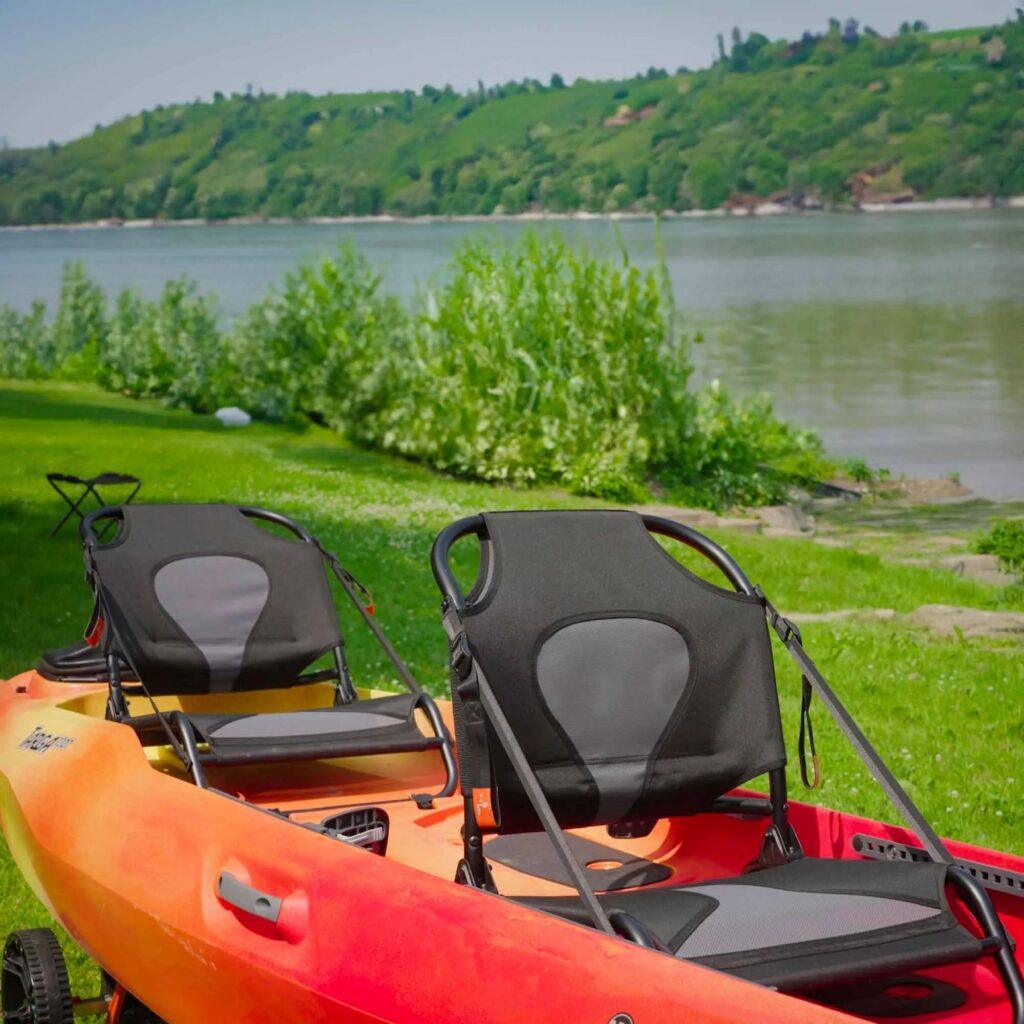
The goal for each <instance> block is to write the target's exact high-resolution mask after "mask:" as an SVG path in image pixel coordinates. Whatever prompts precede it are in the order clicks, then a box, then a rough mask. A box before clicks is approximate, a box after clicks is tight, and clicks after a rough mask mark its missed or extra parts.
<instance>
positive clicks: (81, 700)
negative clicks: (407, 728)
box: [8, 673, 1024, 1024]
mask: <svg viewBox="0 0 1024 1024" xmlns="http://www.w3.org/2000/svg"><path fill="white" fill-rule="evenodd" d="M8 685H9V686H10V687H12V688H13V689H14V690H15V692H16V693H18V694H19V695H21V696H23V697H26V698H29V699H30V700H31V701H32V702H33V703H36V702H38V703H39V704H40V705H42V704H49V705H50V707H51V708H53V709H54V710H59V711H61V712H64V713H67V712H71V713H73V714H76V715H82V716H85V717H86V718H91V719H95V720H97V722H96V724H97V726H98V727H101V728H103V729H104V730H108V729H112V728H122V727H118V726H116V725H114V724H112V723H106V722H103V723H102V725H101V723H100V721H99V720H101V719H102V718H103V715H104V706H105V697H106V689H105V687H102V686H95V685H91V686H79V685H68V684H59V683H52V682H49V681H47V680H45V679H44V678H43V677H41V676H39V675H37V674H36V673H26V674H24V675H23V676H19V677H17V678H16V679H13V680H11V681H10V682H9V684H8ZM331 698H332V688H331V687H330V686H327V685H323V684H314V685H311V686H306V687H298V688H294V689H291V690H286V691H264V692H260V693H250V694H246V695H244V696H243V697H241V698H240V697H239V695H228V694H224V695H216V694H214V695H206V696H202V697H193V698H160V699H159V705H160V707H161V710H172V709H174V708H181V709H183V710H186V711H200V710H203V711H205V710H209V711H214V712H220V711H232V710H234V709H235V708H241V707H242V706H243V704H242V702H244V709H245V710H247V711H250V712H251V711H261V710H262V711H283V710H290V709H295V708H301V707H316V706H320V705H321V704H322V705H324V706H327V705H328V704H329V702H330V700H331ZM132 700H133V701H137V702H138V710H139V711H140V712H142V711H144V710H145V708H146V704H145V702H143V701H142V700H141V699H140V698H132ZM439 706H440V707H441V710H442V713H443V715H444V716H445V718H446V720H447V721H446V724H448V726H449V727H450V726H451V721H450V706H449V705H448V704H447V703H441V704H440V705H439ZM126 731H127V730H126ZM145 756H146V758H147V759H148V762H149V764H150V766H151V768H152V769H153V770H154V771H157V772H159V773H161V774H164V775H167V776H171V777H174V778H176V779H179V780H180V782H181V785H182V786H183V787H184V786H189V787H191V786H192V783H191V781H190V780H189V779H188V777H187V774H186V773H185V771H184V769H183V767H182V765H181V763H180V762H179V761H178V760H177V758H176V757H175V756H174V755H173V753H172V751H171V748H170V747H169V746H150V747H147V748H145ZM443 777H444V772H443V768H442V766H441V764H440V763H439V760H438V758H437V757H436V756H435V755H434V754H432V753H431V752H420V753H404V754H394V755H373V756H367V757H352V758H346V759H343V760H334V761H307V762H298V763H283V764H276V765H272V766H267V765H260V766H236V767H219V766H211V767H210V768H209V770H208V782H209V785H210V786H211V788H213V789H215V790H218V791H220V792H221V793H224V794H227V795H229V796H231V797H234V798H236V799H237V800H241V801H245V802H246V803H248V804H251V805H253V807H255V808H259V809H261V810H263V811H269V812H273V813H274V814H275V815H279V816H283V817H286V818H287V819H289V820H290V821H292V822H294V823H295V824H297V825H306V824H319V823H322V822H324V821H325V820H326V819H330V818H332V817H335V816H337V815H338V814H340V813H342V812H345V811H348V810H354V809H358V808H367V807H374V808H379V809H381V810H383V811H384V812H385V813H386V815H387V818H388V820H389V825H390V827H389V841H388V845H387V851H386V857H387V859H388V860H389V861H392V862H395V863H397V864H402V865H405V866H406V867H409V868H412V869H414V870H416V871H418V872H422V873H425V874H427V875H430V876H433V877H435V878H437V879H440V880H442V881H445V882H448V883H451V882H452V880H453V877H454V871H455V866H456V864H457V863H458V860H459V857H460V856H461V852H462V838H461V827H462V823H463V807H462V800H461V797H459V796H458V795H456V796H453V797H448V798H441V799H435V801H434V803H433V806H432V807H430V808H422V807H420V806H418V805H417V803H416V802H415V801H413V800H412V799H411V797H410V794H413V793H423V792H432V791H434V790H436V789H438V788H439V786H440V784H441V783H442V782H443ZM736 798H746V800H745V802H738V800H736ZM734 800H736V802H734V803H733V804H732V805H728V804H727V805H725V806H724V807H723V808H722V810H721V811H719V812H715V813H706V814H700V815H695V816H689V817H682V818H675V819H663V820H661V821H659V822H658V823H657V824H656V826H655V827H654V829H653V831H652V832H651V833H650V834H649V835H647V836H643V837H638V838H623V837H621V836H619V837H617V836H613V835H612V834H610V832H609V830H608V829H606V828H604V827H600V826H598V827H592V828H585V829H575V830H571V831H570V832H569V835H570V836H571V837H573V839H574V840H586V841H589V842H590V843H592V844H594V846H593V847H592V848H586V849H592V850H594V851H595V858H596V859H595V860H588V861H586V862H585V863H586V866H587V867H588V868H590V869H591V872H592V875H591V877H592V879H594V878H595V877H596V879H597V880H598V881H599V880H600V879H601V878H602V877H606V878H608V879H611V878H612V877H613V876H615V875H616V874H617V873H620V874H621V871H622V869H623V868H625V869H626V870H627V873H628V870H629V869H630V868H634V869H636V870H638V871H640V872H641V874H640V875H639V876H637V877H642V878H643V879H644V881H645V884H646V885H649V886H659V885H661V886H678V885H682V884H686V883H689V882H697V881H704V880H712V879H716V878H726V877H731V876H735V875H738V874H740V873H742V872H743V870H744V868H745V866H746V865H747V864H749V863H750V862H751V861H752V860H754V859H755V857H756V856H757V854H758V851H759V848H760V844H761V840H762V836H763V833H764V828H765V818H764V815H763V813H760V811H759V806H758V805H759V801H763V800H764V797H762V796H761V795H760V794H757V793H753V792H744V793H737V794H734ZM791 820H792V824H793V826H794V829H795V831H796V833H797V835H798V837H799V839H800V841H801V843H802V845H803V848H804V850H805V852H806V853H808V854H809V855H812V856H818V857H833V858H853V859H860V858H861V857H862V856H863V855H864V854H865V853H867V854H869V855H871V856H889V857H898V856H900V855H901V851H902V852H903V855H906V851H905V850H904V847H916V846H917V844H916V842H915V840H914V839H913V837H912V836H911V834H910V833H909V832H907V831H906V830H905V829H902V828H898V827H895V826H891V825H886V824H882V823H879V822H876V821H872V820H870V819H865V818H861V817H857V816H855V815H848V814H842V813H840V812H837V811H833V810H829V809H825V808H819V807H814V806H812V805H807V804H801V803H798V802H793V803H792V806H791ZM323 841H324V842H330V841H331V840H330V839H329V838H324V840H323ZM498 842H500V838H499V837H492V838H489V839H488V840H487V841H486V843H487V846H490V845H491V844H494V843H498ZM949 845H950V849H951V852H952V853H953V855H954V856H955V857H956V858H957V859H958V860H961V859H962V860H964V861H969V862H979V863H982V864H985V865H988V866H989V868H990V869H992V873H993V874H995V873H998V872H999V871H1002V872H1003V873H1004V874H1006V875H1007V877H1008V878H1011V879H1012V878H1014V877H1016V876H1017V875H1020V874H1021V873H1024V859H1021V858H1016V857H1011V856H1009V855H1006V854H1001V853H997V852H995V851H990V850H983V849H979V848H976V847H972V846H969V845H967V844H963V843H956V842H951V843H950V844H949ZM488 856H489V860H490V862H491V867H492V871H493V875H494V880H495V883H496V884H497V887H498V890H499V892H500V893H501V894H502V895H506V896H547V895H571V894H573V893H574V890H573V888H572V887H571V885H570V884H568V882H560V881H558V879H557V869H556V870H555V871H552V868H551V858H550V856H549V855H548V853H547V839H546V837H545V836H544V835H543V834H538V835H536V836H530V837H527V840H526V842H525V843H520V844H519V849H517V850H515V851H513V855H511V856H508V857H499V856H492V855H490V854H489V855H488ZM515 865H517V866H515ZM652 868H655V869H657V870H651V869H652ZM619 884H620V885H621V882H620V883H619ZM595 887H596V888H600V886H598V885H595ZM991 895H992V897H993V900H994V902H995V905H996V907H997V909H998V911H999V913H1000V915H1001V916H1002V918H1003V921H1004V923H1005V925H1006V927H1007V930H1008V931H1009V932H1010V934H1011V936H1012V937H1013V939H1014V940H1015V942H1016V944H1017V948H1018V956H1019V955H1020V954H1019V950H1020V949H1021V948H1022V944H1024V898H1022V895H1024V893H1021V894H1014V892H1013V891H1012V886H1011V887H1010V888H1006V887H1003V888H998V887H997V888H994V889H992V890H991ZM915 976H916V977H917V978H918V979H920V978H924V979H926V980H927V979H931V980H932V981H933V982H946V983H949V984H951V985H952V986H955V989H956V990H959V991H960V992H961V993H963V994H965V995H966V1000H965V1001H964V1002H963V1005H959V1006H956V1007H950V1008H949V1009H946V1010H931V1011H930V1012H927V1013H920V1014H915V1013H914V1012H913V1010H912V1009H911V1010H910V1011H909V1012H906V1011H905V1012H903V1013H902V1014H901V1015H900V1019H903V1020H908V1021H919V1022H925V1021H956V1022H961V1024H981V1022H983V1021H993V1022H997V1024H998V1022H999V1021H1000V1020H1002V1019H1003V1016H1004V1015H1005V1016H1006V1019H1009V1016H1008V1011H1007V1010H1006V1009H1005V1006H1006V995H1005V990H1004V988H1003V986H1002V984H1001V982H1000V980H999V977H998V975H997V973H996V971H995V968H994V965H993V964H992V963H991V962H990V961H988V960H987V959H983V960H980V961H976V962H973V963H962V964H956V965H951V966H947V967H938V968H933V969H929V970H924V971H919V972H916V975H915ZM886 985H888V986H890V987H893V986H892V979H882V982H881V988H880V991H882V992H883V993H884V991H885V986H886ZM915 985H917V986H918V989H917V990H916V991H915ZM876 987H877V986H876ZM864 988H865V986H863V985H862V986H860V989H864ZM893 992H894V993H895V994H896V996H898V997H899V998H903V999H904V1000H913V999H921V1000H923V1001H926V1000H928V999H930V998H932V996H933V995H934V993H932V992H931V991H930V990H928V989H927V988H926V987H925V986H924V984H923V983H920V982H914V981H913V980H909V981H901V983H900V986H899V988H898V990H897V989H896V988H893ZM833 995H835V994H834V993H830V994H828V996H829V998H831V996H833ZM863 996H864V993H863V991H859V992H856V993H852V994H851V995H850V997H849V998H850V999H853V1000H854V1002H853V1003H850V1004H848V1006H847V1009H848V1011H850V1012H854V1011H855V1007H856V1006H858V1005H860V1004H858V1003H857V1002H856V998H857V997H863ZM794 998H797V999H800V1000H801V1001H809V1002H813V1001H815V999H814V997H813V996H812V995H805V996H800V997H794ZM883 999H884V996H883ZM822 1002H826V1003H828V1000H827V999H826V998H823V997H822ZM864 1005H866V1006H867V1007H868V1009H870V1008H871V1004H870V1002H869V1003H867V1004H864ZM856 1015H857V1016H861V1019H878V1020H881V1019H883V1017H881V1016H875V1015H871V1014H868V1013H864V1014H863V1015H862V1014H856Z"/></svg>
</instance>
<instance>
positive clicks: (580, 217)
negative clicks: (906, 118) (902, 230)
mask: <svg viewBox="0 0 1024 1024" xmlns="http://www.w3.org/2000/svg"><path fill="white" fill-rule="evenodd" d="M1006 209H1021V210H1024V195H1019V196H1010V197H1008V198H1006V199H999V200H995V201H993V200H991V199H977V198H949V199H922V200H914V201H911V202H902V203H871V202H866V203H861V204H859V205H858V206H857V207H839V208H836V209H831V210H825V209H800V208H794V207H790V206H784V205H782V204H780V203H772V202H767V201H765V202H763V203H758V204H756V205H753V206H745V207H739V208H734V209H727V208H725V207H718V208H717V209H714V210H683V211H676V210H663V211H662V212H661V213H660V214H654V213H650V212H647V211H622V212H616V213H591V212H589V211H586V210H577V211H574V212H572V213H553V212H548V211H530V212H527V213H472V214H450V215H446V214H429V215H424V216H417V217H402V216H398V215H395V214H388V213H382V214H372V215H367V216H355V215H352V216H344V217H257V216H251V217H229V218H227V219H225V220H203V219H201V218H191V219H187V220H159V219H156V218H149V219H144V220H120V219H109V220H95V221H78V222H73V223H69V224H0V231H96V230H113V229H120V228H124V229H128V230H132V229H137V228H172V227H182V228H200V227H241V226H248V225H253V224H268V225H272V226H297V225H304V224H315V225H341V224H413V225H416V224H423V225H429V224H488V223H503V222H524V223H543V222H546V221H598V220H606V221H629V220H654V219H655V217H656V216H657V217H661V218H662V219H664V220H703V219H706V218H709V217H711V218H714V217H791V216H801V217H808V216H815V215H816V214H821V213H847V214H859V213H948V212H958V211H966V210H1006Z"/></svg>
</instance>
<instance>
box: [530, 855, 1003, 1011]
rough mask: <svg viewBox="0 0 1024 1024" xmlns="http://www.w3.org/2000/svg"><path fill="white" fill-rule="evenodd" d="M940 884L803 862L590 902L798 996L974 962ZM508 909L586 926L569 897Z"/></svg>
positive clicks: (866, 868) (673, 947)
mask: <svg viewBox="0 0 1024 1024" xmlns="http://www.w3.org/2000/svg"><path fill="white" fill-rule="evenodd" d="M922 868H923V870H922ZM945 878H946V866H945V865H943V864H908V863H894V862H885V861H882V862H879V861H854V860H822V859H817V858H812V857H805V858H803V859H801V860H797V861H793V862H792V863H789V864H784V865H781V866H778V867H774V868H766V869H764V870H762V871H755V872H752V873H750V874H746V875H741V876H739V877H737V878H726V879H715V880H714V881H711V882H703V883H698V884H693V885H685V886H669V887H665V888H650V889H637V890H632V891H629V892H622V893H615V894H613V895H608V896H600V897H598V898H599V900H600V901H601V903H602V904H603V905H604V906H605V907H606V909H607V910H609V911H612V910H623V911H625V912H626V913H627V914H631V915H632V916H633V917H635V918H636V919H637V920H639V921H641V922H642V923H643V924H644V925H645V926H646V927H647V928H648V929H649V930H650V932H651V933H653V934H654V935H656V936H658V938H659V939H660V940H661V941H662V943H663V944H664V945H665V946H666V947H667V949H668V950H669V952H671V953H672V954H674V955H675V956H677V957H679V958H680V959H683V960H692V961H693V962H694V963H698V964H702V965H704V966H705V967H713V968H716V969H718V970H721V971H725V972H727V973H729V974H734V975H736V976H738V977H741V978H745V979H747V980H748V981H754V982H758V983H759V984H762V985H770V986H772V987H775V988H778V989H780V990H784V991H785V990H795V991H802V990H807V989H813V988H815V987H817V986H819V985H825V984H831V983H833V982H835V981H836V980H837V978H842V979H843V980H844V981H854V980H857V979H860V978H865V977H873V976H876V975H878V974H883V973H889V972H894V971H902V970H916V969H918V968H923V967H930V966H935V965H938V964H945V963H956V962H961V961H965V960H975V959H977V958H978V957H980V956H981V954H982V952H983V947H982V943H981V940H980V939H978V938H976V937H975V936H974V935H973V934H971V932H969V931H968V930H967V929H966V928H965V927H963V926H962V925H961V924H960V923H959V922H958V921H957V919H956V918H955V917H954V916H953V913H952V911H951V910H950V908H949V904H948V902H947V899H946V895H945ZM516 902H519V903H523V904H525V905H527V906H532V907H534V908H535V909H537V910H544V911H546V912H548V913H552V914H557V915H558V916H560V917H565V918H568V919H569V920H572V921H576V922H578V923H580V924H590V917H589V915H588V914H587V911H586V908H585V907H584V906H583V904H582V902H581V901H580V900H579V899H578V898H577V897H570V896H567V897H559V896H549V897H518V898H517V899H516Z"/></svg>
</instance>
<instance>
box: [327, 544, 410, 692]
mask: <svg viewBox="0 0 1024 1024" xmlns="http://www.w3.org/2000/svg"><path fill="white" fill-rule="evenodd" d="M313 543H314V544H316V546H317V548H318V549H319V551H320V553H321V554H322V555H323V556H324V559H325V561H326V562H327V564H328V565H329V566H330V567H331V571H332V572H333V573H334V575H335V577H336V579H337V580H338V582H339V583H340V584H341V589H342V590H344V591H345V594H346V595H347V596H348V598H349V600H350V601H351V602H352V604H353V605H355V608H356V611H357V612H359V615H360V617H361V618H362V620H363V622H365V623H366V626H367V628H368V629H369V630H370V632H371V633H372V634H373V636H374V639H376V641H377V643H379V644H380V646H381V650H383V651H384V653H385V654H386V655H387V658H388V660H389V661H390V662H391V664H392V665H394V666H395V671H396V672H397V673H398V674H399V675H400V676H401V677H402V682H403V683H405V685H406V686H407V687H408V688H409V690H410V691H411V692H412V693H423V687H422V686H420V684H419V683H418V682H417V680H416V677H415V676H414V675H413V674H412V672H410V671H409V666H408V665H406V663H405V662H404V661H403V660H402V657H401V655H399V653H398V651H396V650H395V648H394V647H393V646H392V644H391V641H390V640H388V638H387V637H386V636H385V635H384V631H383V630H382V629H381V628H380V626H378V625H377V623H376V621H375V620H374V618H373V616H372V615H371V614H370V613H369V611H367V609H366V607H365V605H364V604H363V602H362V601H360V600H359V595H358V594H357V593H356V590H358V591H359V592H360V593H362V594H363V595H365V596H366V597H369V594H370V592H369V591H368V590H367V589H366V587H364V586H363V585H362V583H360V582H359V580H357V579H356V578H355V576H353V575H352V573H350V572H349V571H348V569H346V568H345V567H344V566H343V565H342V564H341V562H340V560H339V559H338V556H337V555H335V554H334V553H333V552H331V551H328V550H327V548H325V547H324V546H323V544H321V543H320V541H319V540H314V542H313Z"/></svg>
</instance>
